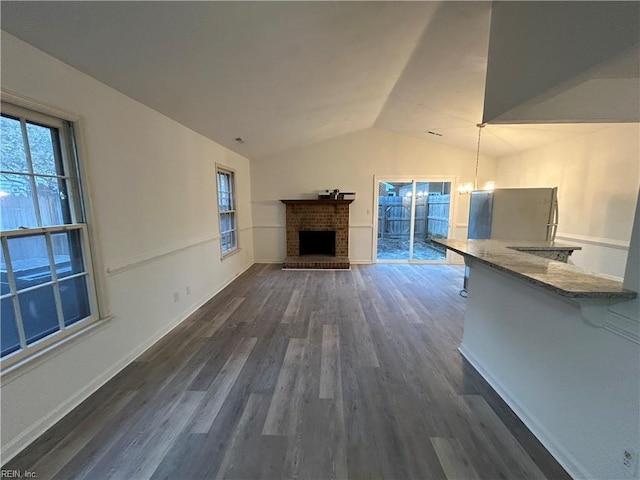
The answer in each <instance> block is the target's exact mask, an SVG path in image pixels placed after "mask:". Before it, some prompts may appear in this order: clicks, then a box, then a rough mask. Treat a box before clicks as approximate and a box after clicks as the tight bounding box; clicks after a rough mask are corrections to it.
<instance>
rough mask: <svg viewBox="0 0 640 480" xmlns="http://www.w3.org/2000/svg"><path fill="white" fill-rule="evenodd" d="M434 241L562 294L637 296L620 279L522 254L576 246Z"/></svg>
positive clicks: (484, 241) (545, 243)
mask: <svg viewBox="0 0 640 480" xmlns="http://www.w3.org/2000/svg"><path fill="white" fill-rule="evenodd" d="M434 242H435V243H438V244H440V245H442V246H444V247H446V248H448V249H450V250H453V251H454V252H456V253H459V254H460V255H462V256H464V257H465V259H466V258H471V259H473V260H477V261H478V262H480V263H483V264H485V265H488V266H490V267H492V268H495V269H496V270H500V271H503V272H506V273H509V274H511V275H513V276H515V277H518V278H521V279H523V280H525V281H527V282H529V283H531V284H533V285H537V286H540V287H542V288H545V289H547V290H550V291H553V292H555V293H557V294H558V295H561V296H563V297H570V298H604V299H625V298H626V299H633V298H636V297H637V296H638V294H637V293H636V292H633V291H631V290H627V289H625V288H624V287H623V286H622V282H620V281H617V280H613V279H611V278H608V277H605V276H604V275H599V274H596V273H590V272H587V271H585V270H582V269H581V268H578V267H576V266H574V265H569V264H566V263H563V262H557V261H555V260H550V259H547V258H542V257H538V256H535V255H532V254H530V253H525V251H527V250H528V251H534V250H568V249H569V250H576V249H578V248H577V247H572V246H571V245H564V244H561V243H557V242H539V241H538V242H524V241H508V240H451V239H438V240H435V239H434Z"/></svg>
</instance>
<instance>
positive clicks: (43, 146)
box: [0, 102, 98, 366]
mask: <svg viewBox="0 0 640 480" xmlns="http://www.w3.org/2000/svg"><path fill="white" fill-rule="evenodd" d="M1 110H2V117H1V124H0V225H1V243H2V248H1V250H0V254H1V267H0V273H1V276H2V291H1V297H0V302H1V303H2V312H1V315H2V316H1V322H2V324H1V328H0V337H1V342H0V344H1V345H0V356H1V357H2V360H3V366H4V365H5V363H7V364H9V363H11V362H12V360H13V359H15V360H21V359H23V358H26V357H28V356H30V355H31V354H33V353H36V352H37V351H39V350H40V349H42V348H44V347H46V346H49V345H51V344H52V343H55V342H57V341H58V340H61V339H63V338H64V337H65V336H67V335H70V334H72V333H74V332H76V331H78V330H79V329H81V328H83V327H84V326H85V325H87V323H88V322H89V321H91V320H95V319H96V318H97V317H98V315H97V306H96V295H95V288H94V281H93V274H92V270H91V261H90V252H89V240H88V232H87V225H86V223H85V215H84V211H83V202H82V199H81V188H80V187H81V185H80V180H79V176H78V165H77V158H76V155H75V148H74V139H73V125H72V124H71V123H70V122H67V121H64V120H62V119H59V118H55V117H51V116H49V115H44V114H41V113H38V112H34V111H31V110H27V109H24V108H21V107H17V106H14V105H10V104H7V103H4V102H3V103H2V105H1Z"/></svg>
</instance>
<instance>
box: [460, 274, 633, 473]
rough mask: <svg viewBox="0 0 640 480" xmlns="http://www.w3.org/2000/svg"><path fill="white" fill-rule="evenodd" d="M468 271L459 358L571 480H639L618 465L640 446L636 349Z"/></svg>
mask: <svg viewBox="0 0 640 480" xmlns="http://www.w3.org/2000/svg"><path fill="white" fill-rule="evenodd" d="M470 270H471V272H470V277H469V289H468V291H469V297H468V300H467V309H466V314H465V326H464V337H463V341H462V346H461V347H460V350H461V352H462V353H463V354H464V356H465V357H466V358H467V359H468V360H469V361H470V362H471V363H472V364H473V365H474V366H475V367H476V368H477V369H478V370H479V371H480V373H481V374H482V376H483V377H484V378H485V379H486V380H487V381H488V382H489V383H490V384H491V386H492V387H493V388H494V389H495V390H496V391H497V392H498V393H499V394H500V396H501V397H502V398H503V399H504V400H505V401H506V402H507V403H508V404H509V406H510V407H511V408H512V409H513V411H514V412H515V413H516V414H517V415H518V417H519V418H520V419H521V420H522V421H523V422H524V423H525V424H526V425H527V427H529V429H530V430H531V431H532V432H533V433H534V434H535V435H536V437H537V438H538V439H539V440H540V441H541V442H542V443H543V444H544V445H545V447H546V448H547V449H548V450H549V451H550V452H551V454H552V455H553V456H554V457H555V458H556V459H557V460H558V461H559V462H560V463H561V464H562V465H563V466H564V467H565V468H566V469H567V471H568V472H569V474H570V475H571V476H572V477H573V478H590V479H620V480H622V479H632V478H633V479H638V478H640V477H639V476H638V475H639V473H638V470H637V467H635V468H633V469H629V468H626V467H624V466H623V463H622V460H623V458H624V457H623V455H624V452H625V450H628V451H630V452H633V453H634V454H635V455H637V454H638V445H640V410H639V409H638V405H640V390H639V389H638V378H639V377H640V349H639V348H638V344H637V343H635V342H633V341H631V340H629V339H628V338H624V337H623V336H619V335H616V334H614V333H613V332H612V331H610V330H606V329H604V328H596V327H594V326H592V325H590V324H588V323H587V321H586V320H585V319H584V318H583V317H582V315H581V311H580V308H579V306H578V304H577V303H574V302H572V301H569V300H568V299H566V298H563V297H560V296H559V295H557V294H555V293H554V292H549V291H548V290H544V289H541V288H538V287H535V286H533V285H531V284H529V283H527V282H525V281H522V280H517V279H514V277H513V276H512V275H509V274H505V273H502V272H499V271H497V270H495V269H492V268H489V267H486V266H483V265H481V264H479V263H474V264H472V267H471V269H470ZM602 302H603V303H602V305H605V307H606V303H605V300H603V301H602ZM636 306H637V303H636ZM605 307H603V308H605ZM602 314H603V315H606V310H603V312H602ZM637 320H638V312H637V310H636V316H635V321H636V328H635V333H636V335H637V333H638V329H637Z"/></svg>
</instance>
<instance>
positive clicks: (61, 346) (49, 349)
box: [0, 315, 115, 385]
mask: <svg viewBox="0 0 640 480" xmlns="http://www.w3.org/2000/svg"><path fill="white" fill-rule="evenodd" d="M113 318H115V315H108V316H106V317H104V318H100V319H98V320H95V321H93V322H91V323H90V324H88V325H85V326H83V327H82V328H79V329H78V330H76V331H75V332H72V333H70V334H69V335H67V336H65V337H64V338H60V339H59V340H55V341H52V342H51V343H50V344H48V345H46V346H43V347H42V348H40V349H39V350H37V351H35V352H33V353H32V354H31V355H29V356H26V357H23V358H20V359H16V360H15V361H13V362H12V359H11V357H9V358H7V359H5V360H3V362H2V363H3V365H2V370H1V371H0V380H1V382H2V385H4V384H6V383H10V382H12V381H13V380H15V379H16V378H18V377H21V376H22V375H25V374H26V373H28V372H30V371H31V370H33V369H34V368H37V367H39V366H40V365H42V364H43V363H44V362H46V361H48V360H50V359H51V358H52V357H55V356H56V355H59V354H61V353H62V352H64V351H66V350H67V349H69V348H71V347H72V346H73V345H74V344H75V343H76V342H77V341H79V340H80V339H81V338H84V337H85V336H86V335H93V334H94V333H97V332H98V330H100V329H101V328H102V327H104V326H105V325H106V324H107V323H108V322H109V321H110V320H112V319H113ZM52 340H53V339H52ZM5 365H6V366H5Z"/></svg>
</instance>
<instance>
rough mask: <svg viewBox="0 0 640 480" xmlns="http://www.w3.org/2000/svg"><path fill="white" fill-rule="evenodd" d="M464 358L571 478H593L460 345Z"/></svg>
mask: <svg viewBox="0 0 640 480" xmlns="http://www.w3.org/2000/svg"><path fill="white" fill-rule="evenodd" d="M458 350H459V351H460V353H461V354H462V356H463V357H464V358H466V359H467V360H468V361H469V363H470V364H471V365H473V366H474V368H475V369H476V370H477V371H478V372H479V373H480V375H482V377H483V378H484V379H485V380H486V381H487V383H488V384H489V385H491V387H492V388H493V389H494V390H495V391H496V392H497V393H498V395H500V397H501V398H502V399H503V400H504V401H505V403H506V404H507V405H509V407H510V408H511V410H513V412H514V413H515V414H516V415H517V416H518V418H519V419H520V420H522V423H524V424H525V425H526V426H527V428H528V429H529V430H530V431H531V433H533V435H534V436H535V437H536V438H537V439H538V440H539V441H540V443H542V445H543V446H544V447H545V448H546V449H547V450H548V451H549V453H551V455H552V456H553V457H554V458H555V459H556V460H557V461H558V463H559V464H560V465H562V467H563V468H564V469H565V470H566V471H567V473H568V474H569V475H571V478H593V476H592V475H590V474H589V473H588V472H587V471H586V470H585V469H584V467H582V466H581V465H580V463H579V462H578V461H577V460H576V458H575V457H574V456H573V455H571V454H570V453H569V452H568V451H567V450H566V449H565V448H564V447H563V446H562V445H561V444H560V442H558V440H557V439H556V438H555V437H554V436H553V435H552V434H551V433H550V432H549V431H548V430H547V429H546V428H545V427H544V426H542V425H541V423H540V422H539V421H538V420H537V419H536V418H535V417H534V416H533V415H531V414H530V413H529V412H528V411H527V409H526V408H524V407H523V406H522V405H521V403H520V402H519V401H518V400H517V399H516V398H514V397H513V395H511V393H510V392H509V391H508V390H507V389H506V388H504V387H503V386H502V384H501V383H500V382H499V381H498V380H496V379H495V378H494V377H493V376H492V375H491V374H490V373H489V372H488V371H487V370H486V369H485V368H484V367H483V366H482V363H481V362H480V361H479V360H478V359H477V358H476V357H475V356H474V355H473V354H472V353H471V352H470V351H469V350H467V349H466V348H465V346H464V345H460V347H459V348H458Z"/></svg>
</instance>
